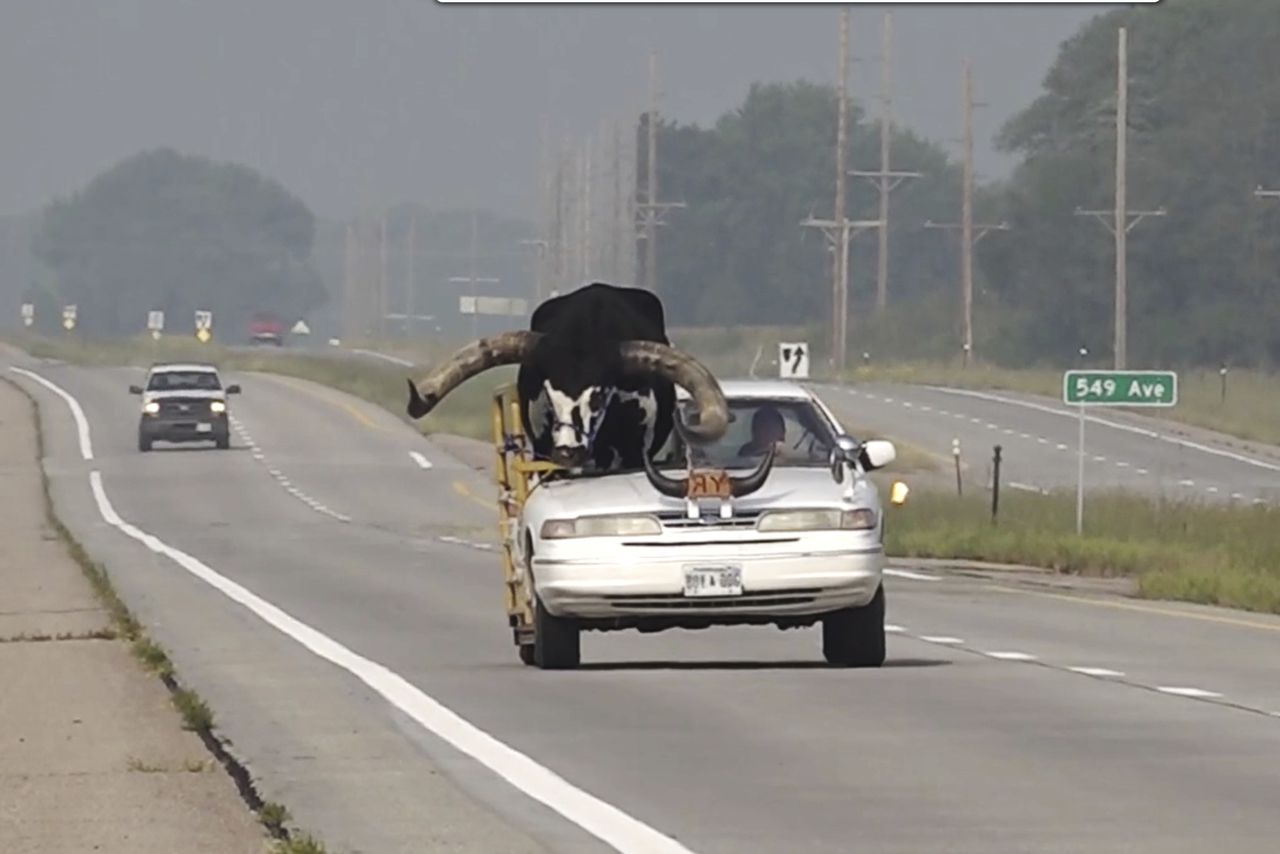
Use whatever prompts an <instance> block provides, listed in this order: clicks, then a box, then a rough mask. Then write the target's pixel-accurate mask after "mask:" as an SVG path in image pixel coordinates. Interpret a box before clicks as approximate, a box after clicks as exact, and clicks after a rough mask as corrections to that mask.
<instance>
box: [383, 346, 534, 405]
mask: <svg viewBox="0 0 1280 854" xmlns="http://www.w3.org/2000/svg"><path fill="white" fill-rule="evenodd" d="M540 337H541V333H539V332H529V331H526V330H517V331H514V332H504V333H502V334H501V335H494V336H492V337H489V338H481V339H480V340H478V341H473V342H472V343H470V344H468V345H467V346H465V347H463V348H462V349H461V350H458V351H457V352H456V353H454V354H453V355H452V356H450V357H449V358H448V360H446V361H445V362H443V363H442V364H441V365H440V366H439V367H437V368H436V369H435V370H434V371H432V372H431V373H430V374H428V375H427V376H426V377H425V378H423V379H422V380H421V382H419V383H418V384H417V385H414V382H413V380H409V381H408V382H409V406H408V412H409V417H410V418H421V417H422V416H424V415H426V414H427V413H428V412H430V411H431V410H432V409H435V407H436V404H438V403H439V402H440V401H441V399H442V398H443V397H444V396H445V395H447V394H448V393H449V392H451V391H453V390H454V389H455V388H457V387H458V386H459V385H461V384H462V383H464V382H466V381H467V380H469V379H471V378H472V377H474V376H475V375H476V374H479V373H483V372H484V371H487V370H489V369H490V368H496V367H498V366H499V365H510V364H514V363H517V362H521V361H523V360H524V358H525V357H526V356H527V355H529V353H530V352H531V351H532V350H533V345H534V344H536V343H537V342H538V339H539V338H540Z"/></svg>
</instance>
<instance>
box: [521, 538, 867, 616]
mask: <svg viewBox="0 0 1280 854" xmlns="http://www.w3.org/2000/svg"><path fill="white" fill-rule="evenodd" d="M551 551H552V552H554V550H551ZM652 552H653V553H649V554H646V555H645V556H644V558H643V559H637V558H635V557H631V558H630V559H623V556H619V558H618V559H609V558H607V557H592V558H581V557H577V558H569V559H557V557H556V556H555V555H554V554H545V553H544V554H543V555H538V556H535V557H534V559H533V576H534V580H535V586H536V589H537V592H538V595H539V597H540V598H541V599H542V602H543V605H544V606H545V607H546V609H547V610H548V611H549V612H550V613H552V614H553V615H555V616H558V617H565V616H567V617H574V618H580V619H587V620H609V619H613V618H631V617H642V618H647V617H652V618H677V617H697V618H699V620H700V621H703V622H708V624H715V623H718V622H726V623H729V622H741V621H742V620H741V618H743V617H747V616H755V617H788V616H795V617H804V616H811V615H817V614H824V613H828V612H831V611H835V610H839V609H841V608H848V607H860V606H862V605H865V604H867V603H868V602H870V601H871V599H872V597H873V596H874V595H875V592H876V589H877V588H878V587H879V585H880V580H881V576H882V573H883V570H884V565H885V555H884V549H883V547H882V546H881V545H879V544H876V545H874V546H872V545H863V546H861V547H859V548H845V549H839V550H823V551H808V550H779V551H767V552H766V551H760V550H758V549H753V548H732V547H731V548H728V549H725V550H722V551H721V550H716V551H710V550H704V549H701V548H696V549H682V548H678V547H677V548H670V549H667V548H663V549H654V550H652ZM718 565H733V566H738V567H741V569H742V594H741V595H734V596H717V597H702V596H685V593H684V589H685V586H684V585H685V570H686V568H688V567H693V566H698V567H706V566H718Z"/></svg>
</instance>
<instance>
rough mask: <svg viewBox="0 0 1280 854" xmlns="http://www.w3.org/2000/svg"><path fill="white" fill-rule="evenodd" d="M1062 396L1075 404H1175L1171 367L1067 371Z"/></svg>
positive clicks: (1176, 378) (1176, 384)
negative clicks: (1133, 369)
mask: <svg viewBox="0 0 1280 854" xmlns="http://www.w3.org/2000/svg"><path fill="white" fill-rule="evenodd" d="M1062 400H1063V402H1064V403H1070V404H1074V405H1076V406H1174V405H1176V404H1177V402H1178V375H1177V373H1176V372H1174V371H1078V370H1076V371H1067V372H1066V373H1065V374H1064V375H1063V379H1062Z"/></svg>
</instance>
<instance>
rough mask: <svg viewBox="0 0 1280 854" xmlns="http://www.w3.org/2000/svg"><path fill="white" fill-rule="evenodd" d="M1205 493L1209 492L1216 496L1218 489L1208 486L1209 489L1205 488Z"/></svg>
mask: <svg viewBox="0 0 1280 854" xmlns="http://www.w3.org/2000/svg"><path fill="white" fill-rule="evenodd" d="M1205 491H1206V492H1211V493H1213V494H1214V495H1217V494H1218V487H1216V486H1210V487H1208V488H1206V490H1205Z"/></svg>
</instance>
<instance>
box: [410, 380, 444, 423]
mask: <svg viewBox="0 0 1280 854" xmlns="http://www.w3.org/2000/svg"><path fill="white" fill-rule="evenodd" d="M408 383H409V405H408V406H407V407H406V410H407V411H408V413H409V417H410V418H414V419H417V418H421V417H422V416H424V415H426V414H427V413H428V412H430V411H431V410H432V409H434V408H435V405H436V404H437V403H439V402H440V398H439V396H437V395H434V394H429V395H427V396H426V397H423V396H422V395H421V394H419V393H418V387H417V386H416V385H414V384H413V380H408Z"/></svg>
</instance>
